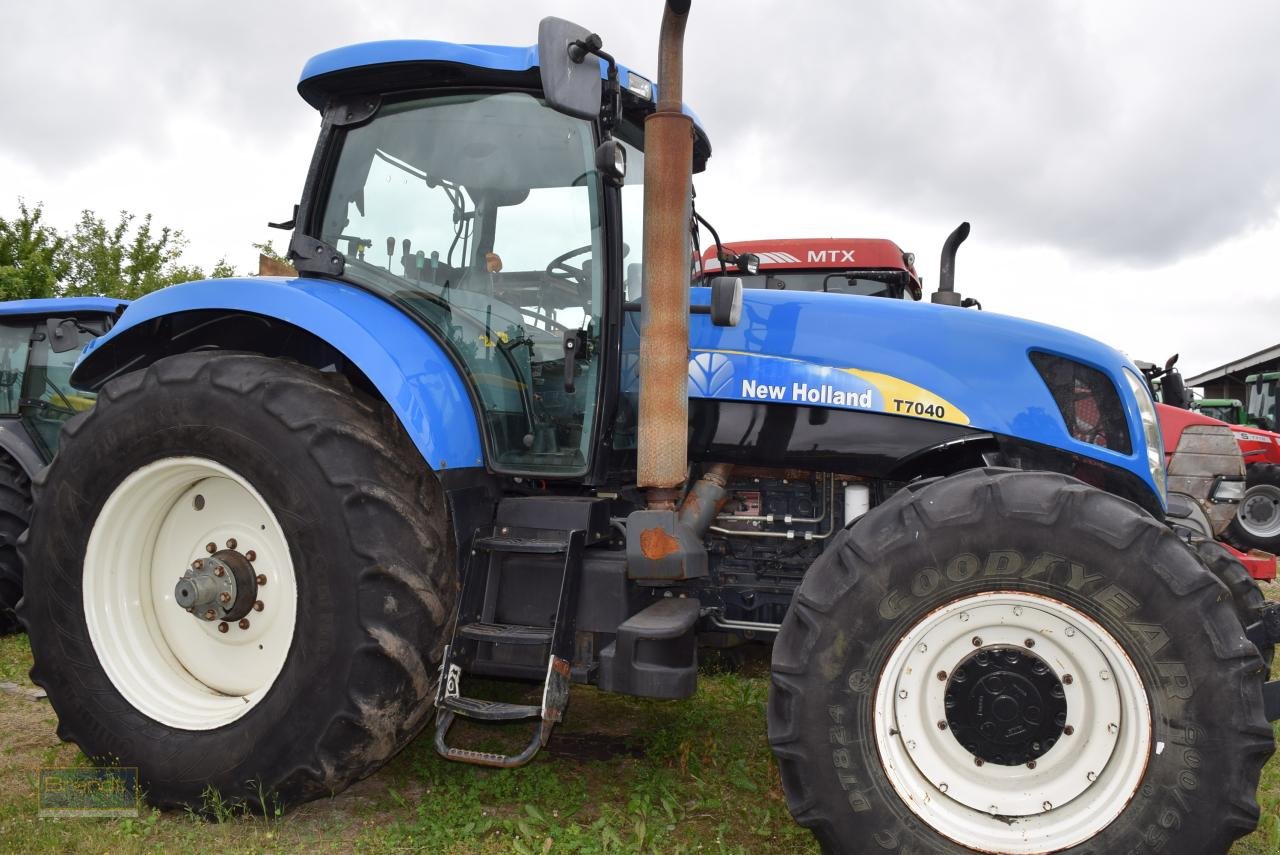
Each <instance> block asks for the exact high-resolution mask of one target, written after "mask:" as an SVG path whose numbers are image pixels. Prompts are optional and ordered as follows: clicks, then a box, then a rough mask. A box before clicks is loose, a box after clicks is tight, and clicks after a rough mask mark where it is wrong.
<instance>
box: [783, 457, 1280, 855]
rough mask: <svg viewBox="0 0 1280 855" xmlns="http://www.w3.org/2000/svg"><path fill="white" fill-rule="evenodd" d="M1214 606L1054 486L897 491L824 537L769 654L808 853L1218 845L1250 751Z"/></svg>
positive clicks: (1239, 675)
mask: <svg viewBox="0 0 1280 855" xmlns="http://www.w3.org/2000/svg"><path fill="white" fill-rule="evenodd" d="M1222 593H1223V592H1222V588H1221V586H1219V585H1218V583H1217V582H1216V581H1215V580H1214V578H1213V577H1212V575H1211V574H1209V573H1207V572H1206V571H1205V569H1204V567H1203V565H1201V563H1200V562H1199V561H1198V560H1197V559H1196V556H1195V554H1194V553H1192V552H1191V551H1190V550H1189V549H1187V547H1186V546H1185V544H1183V543H1181V542H1180V541H1179V540H1178V539H1177V538H1176V536H1174V534H1173V533H1172V532H1171V531H1170V530H1169V529H1167V528H1166V527H1164V526H1162V525H1160V524H1159V523H1157V522H1156V521H1155V520H1153V519H1152V518H1151V517H1150V516H1148V515H1147V514H1146V513H1145V512H1143V511H1142V510H1141V509H1139V508H1138V507H1137V506H1135V505H1132V504H1130V503H1128V502H1126V501H1124V500H1122V499H1119V498H1117V497H1115V496H1112V495H1109V494H1106V493H1102V492H1100V491H1098V490H1095V489H1092V488H1089V487H1086V486H1085V485H1083V484H1081V483H1079V482H1077V481H1074V480H1073V479H1070V478H1067V477H1064V476H1060V475H1052V474H1048V473H1033V472H1010V471H999V470H991V471H971V472H966V473H962V474H960V475H956V476H953V477H950V478H944V479H939V480H936V481H933V482H929V483H924V484H922V485H919V486H917V487H915V488H909V489H907V490H904V491H902V492H900V493H898V494H897V495H896V496H894V497H893V498H892V499H890V500H889V501H888V502H885V503H884V504H882V505H880V506H879V507H878V508H876V509H874V510H873V511H871V512H869V513H868V514H866V515H865V516H863V517H862V518H861V519H860V520H859V521H858V522H857V523H856V524H855V525H854V526H853V527H852V528H851V529H847V530H846V531H844V532H842V533H840V534H839V535H837V536H836V537H835V538H833V541H832V544H831V546H830V547H829V548H828V549H827V550H826V551H825V552H824V553H823V555H822V557H821V558H819V560H818V561H817V562H815V564H814V565H813V567H812V568H810V570H809V572H808V573H807V574H806V575H805V578H804V582H803V583H802V585H801V587H800V589H799V591H798V592H797V595H796V598H795V600H794V602H793V604H792V607H791V610H790V611H789V613H788V615H787V617H786V619H785V621H784V623H783V626H782V629H781V631H780V633H779V635H778V638H777V641H776V642H775V646H774V658H773V669H772V670H773V684H772V688H771V692H770V699H769V737H770V742H771V743H772V744H773V747H774V751H775V753H776V754H777V756H778V760H779V765H780V767H781V772H782V781H783V788H784V790H785V792H786V795H787V801H788V804H789V806H790V807H791V810H792V812H793V814H794V815H795V816H796V818H797V820H798V821H799V822H800V823H801V824H803V825H806V826H808V827H809V828H811V829H812V830H813V831H814V834H815V835H816V836H817V838H818V839H819V841H820V842H821V843H822V846H823V849H824V851H826V852H829V853H855V852H868V851H878V850H879V849H880V848H885V849H892V850H895V851H901V852H913V853H919V852H931V853H932V852H939V853H941V852H956V851H959V848H960V847H963V848H967V849H976V850H981V851H984V852H993V853H1002V855H1027V853H1040V852H1050V851H1052V852H1056V851H1070V852H1073V853H1085V852H1128V851H1134V850H1136V849H1138V848H1140V847H1141V846H1142V845H1144V844H1145V845H1146V846H1148V847H1150V848H1151V849H1152V850H1153V851H1154V850H1158V849H1161V847H1163V850H1162V851H1167V852H1187V853H1192V852H1194V853H1207V852H1225V851H1226V850H1227V848H1228V847H1229V846H1230V843H1231V841H1232V840H1234V839H1235V838H1236V837H1238V836H1240V835H1242V834H1246V833H1248V832H1249V831H1252V830H1253V828H1254V826H1255V825H1256V823H1257V821H1258V805H1257V802H1256V800H1255V797H1254V791H1255V789H1256V787H1257V782H1258V776H1259V773H1260V770H1261V768H1262V766H1263V764H1264V763H1265V762H1266V760H1267V758H1268V757H1269V756H1270V754H1271V752H1272V750H1273V743H1272V734H1271V731H1270V728H1269V727H1268V726H1267V725H1266V722H1265V721H1264V720H1263V717H1262V702H1261V670H1262V669H1261V663H1260V662H1259V660H1258V656H1257V652H1256V650H1255V649H1254V648H1253V646H1252V645H1251V644H1249V643H1248V641H1247V640H1246V639H1245V638H1244V637H1243V634H1242V633H1241V632H1240V625H1239V622H1238V620H1237V619H1236V616H1235V614H1234V612H1233V610H1232V607H1231V605H1230V603H1229V602H1228V601H1227V600H1226V599H1225V597H1223V596H1222Z"/></svg>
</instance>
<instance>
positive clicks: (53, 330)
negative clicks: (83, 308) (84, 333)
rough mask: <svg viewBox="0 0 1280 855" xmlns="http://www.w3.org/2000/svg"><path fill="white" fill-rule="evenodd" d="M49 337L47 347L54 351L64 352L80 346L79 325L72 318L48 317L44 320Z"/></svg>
mask: <svg viewBox="0 0 1280 855" xmlns="http://www.w3.org/2000/svg"><path fill="white" fill-rule="evenodd" d="M45 332H46V334H47V335H48V337H49V349H50V350H52V351H53V352H54V353H66V352H67V351H69V350H75V349H76V348H78V347H79V346H80V326H79V324H77V323H76V322H75V319H74V318H49V320H47V321H45Z"/></svg>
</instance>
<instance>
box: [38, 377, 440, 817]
mask: <svg viewBox="0 0 1280 855" xmlns="http://www.w3.org/2000/svg"><path fill="white" fill-rule="evenodd" d="M36 496H37V501H36V509H35V514H34V518H33V520H32V523H31V529H30V532H29V535H28V540H27V545H26V549H25V557H26V559H27V561H28V562H29V563H30V564H31V566H39V567H40V568H41V572H40V573H39V574H37V575H36V576H34V577H33V578H32V579H31V580H29V584H28V586H27V593H26V600H25V601H24V604H23V607H22V608H23V617H24V620H25V622H26V624H27V627H28V632H29V634H30V637H31V647H32V651H33V653H34V656H35V667H34V668H33V669H32V679H33V680H35V682H36V683H38V684H39V685H40V686H42V687H43V688H44V689H45V690H46V691H47V692H48V695H49V700H50V702H51V703H52V705H53V708H54V711H55V712H56V713H57V714H58V733H59V735H60V736H61V737H62V738H64V739H67V740H70V741H74V742H76V743H77V744H78V745H79V746H80V748H81V749H82V750H83V751H84V753H85V754H87V755H88V756H89V757H91V758H94V759H97V760H105V761H108V762H113V763H120V764H122V765H127V766H136V767H137V768H138V770H139V776H140V780H141V783H142V786H143V787H144V788H145V790H146V792H147V794H148V797H149V798H150V799H151V801H153V802H154V803H156V804H158V805H160V806H162V807H167V806H179V805H190V806H195V807H199V806H201V803H202V801H203V800H204V799H206V798H207V794H206V789H207V788H211V789H212V790H213V791H216V792H217V794H218V796H219V797H220V798H222V799H225V800H227V801H228V802H230V803H233V804H234V803H242V802H244V803H250V804H255V803H260V802H262V801H269V802H270V803H271V805H272V806H275V805H289V804H295V803H298V802H301V801H305V800H307V799H311V798H316V797H318V796H322V795H327V794H331V793H336V792H338V791H340V790H342V789H343V788H345V787H346V786H347V785H349V784H350V783H352V782H353V781H355V780H358V779H359V778H361V777H363V776H365V775H367V774H369V773H370V772H372V771H373V770H374V769H376V768H377V767H378V766H379V765H381V764H382V763H383V762H384V761H385V760H387V759H388V758H389V757H390V756H391V755H392V754H393V753H394V752H395V751H397V750H398V749H399V748H400V747H401V746H403V745H404V744H405V743H406V742H407V741H408V740H409V739H410V738H411V737H412V736H413V735H414V734H416V733H417V732H418V730H419V729H420V728H421V727H422V726H423V725H424V724H425V723H426V721H427V718H428V716H427V713H428V711H429V709H430V706H431V701H432V697H433V686H432V682H433V680H434V678H435V674H436V665H437V663H438V657H439V653H440V648H441V645H442V643H443V635H442V632H443V625H444V622H445V621H446V619H447V615H448V613H449V609H450V607H451V603H452V600H453V597H454V592H455V589H456V582H455V581H454V571H453V566H454V564H453V561H454V555H453V546H452V542H451V539H450V534H449V528H448V525H447V512H446V509H445V505H444V500H443V496H442V493H441V489H440V485H439V483H438V482H437V481H436V479H435V478H434V476H433V475H432V474H431V472H430V471H429V470H428V469H427V468H426V467H425V466H424V465H423V464H422V460H421V457H420V455H419V454H418V452H417V451H416V449H415V448H414V446H413V445H412V443H410V441H409V440H408V438H407V437H406V436H405V434H404V432H403V431H402V430H401V429H400V428H399V426H398V424H397V423H396V422H395V420H394V417H393V416H391V414H390V412H389V411H388V410H387V408H386V407H385V406H382V405H381V404H380V403H377V402H374V401H371V400H369V399H367V398H365V397H364V396H363V395H361V394H359V393H358V392H357V391H356V390H354V389H353V388H352V387H351V386H350V384H348V383H347V382H346V381H345V380H344V379H343V378H341V377H337V376H335V375H324V374H320V373H318V372H315V371H312V370H310V369H308V368H304V367H302V366H299V365H296V364H293V363H288V362H283V361H280V360H273V359H266V358H262V357H257V356H250V355H210V354H189V355H183V356H175V357H170V358H168V359H164V360H161V361H159V362H157V363H155V365H153V366H152V367H150V368H148V369H146V371H144V372H141V371H140V372H137V373H134V374H129V375H126V376H124V377H121V378H120V379H118V380H114V381H112V382H111V383H109V384H108V385H107V386H106V387H105V388H104V389H103V392H102V395H101V396H100V397H99V399H98V402H97V405H96V406H95V407H94V409H93V410H91V411H89V412H87V413H85V414H83V415H80V416H77V417H76V418H74V419H72V420H71V421H70V422H69V423H68V424H67V426H66V428H65V431H64V434H63V439H62V444H61V448H60V451H59V453H58V455H57V457H56V458H55V460H54V462H53V464H52V466H51V467H50V469H49V470H47V472H46V473H45V475H44V476H42V477H40V478H38V479H37V484H36ZM262 806H264V807H265V805H262Z"/></svg>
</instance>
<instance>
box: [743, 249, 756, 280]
mask: <svg viewBox="0 0 1280 855" xmlns="http://www.w3.org/2000/svg"><path fill="white" fill-rule="evenodd" d="M738 272H739V273H744V274H746V275H747V276H755V275H756V274H757V273H759V272H760V256H758V255H756V254H755V253H754V252H740V253H738Z"/></svg>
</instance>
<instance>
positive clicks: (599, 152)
mask: <svg viewBox="0 0 1280 855" xmlns="http://www.w3.org/2000/svg"><path fill="white" fill-rule="evenodd" d="M596 171H597V172H599V173H600V174H601V175H602V176H603V177H604V180H605V181H606V182H607V183H608V184H609V185H610V186H612V187H621V186H622V180H623V179H624V178H626V177H627V150H626V149H625V148H624V147H623V145H622V143H620V142H618V141H617V140H614V139H608V140H605V141H604V142H602V143H600V145H598V146H597V147H596Z"/></svg>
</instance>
